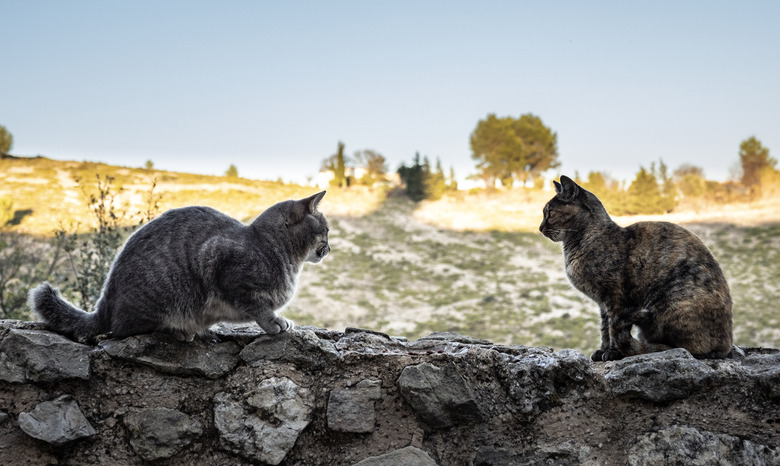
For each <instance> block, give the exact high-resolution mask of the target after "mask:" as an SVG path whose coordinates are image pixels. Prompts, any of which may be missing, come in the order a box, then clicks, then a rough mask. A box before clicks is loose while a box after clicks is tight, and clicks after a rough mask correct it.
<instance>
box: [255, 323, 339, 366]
mask: <svg viewBox="0 0 780 466" xmlns="http://www.w3.org/2000/svg"><path fill="white" fill-rule="evenodd" d="M338 357H339V354H338V352H337V351H336V349H335V348H334V345H333V343H331V342H330V341H327V340H321V339H319V338H317V335H316V334H315V333H314V332H313V331H311V330H309V329H306V328H293V329H292V330H289V331H287V332H284V333H280V334H278V335H265V334H263V335H260V336H258V337H257V339H256V340H255V341H253V342H252V343H250V344H248V345H247V346H246V347H245V348H244V349H243V350H242V351H241V360H242V361H244V362H245V363H247V364H249V365H251V366H253V367H258V366H261V365H263V364H265V363H267V362H268V361H278V362H289V363H292V364H295V365H297V366H300V367H303V368H320V367H324V366H325V365H326V364H328V363H332V362H333V361H335V360H336V359H338Z"/></svg>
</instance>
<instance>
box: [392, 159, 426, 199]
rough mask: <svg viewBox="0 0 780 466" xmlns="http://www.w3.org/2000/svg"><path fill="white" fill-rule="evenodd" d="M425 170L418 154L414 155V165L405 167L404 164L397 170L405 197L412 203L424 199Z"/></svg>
mask: <svg viewBox="0 0 780 466" xmlns="http://www.w3.org/2000/svg"><path fill="white" fill-rule="evenodd" d="M424 172H425V168H424V166H423V164H422V162H421V160H420V153H419V152H417V153H416V154H415V155H414V164H413V165H412V166H411V167H407V166H406V165H404V164H401V166H400V167H399V168H398V176H399V177H400V178H401V181H403V183H404V184H405V185H406V195H407V196H409V199H411V200H413V201H414V202H419V201H422V200H423V199H425V188H424V183H425V173H424Z"/></svg>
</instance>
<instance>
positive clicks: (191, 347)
mask: <svg viewBox="0 0 780 466" xmlns="http://www.w3.org/2000/svg"><path fill="white" fill-rule="evenodd" d="M99 347H100V348H101V349H102V350H103V351H105V352H106V354H108V355H109V356H111V357H113V358H119V359H124V360H126V361H133V362H136V363H139V364H145V365H147V366H150V367H153V368H155V369H157V370H159V371H162V372H167V373H169V374H182V375H202V376H205V377H208V378H212V379H214V378H218V377H221V376H223V375H225V374H227V373H228V372H230V371H231V370H233V368H234V367H236V364H238V353H239V352H240V351H241V348H240V347H239V346H238V345H237V344H236V343H235V342H233V341H228V342H224V343H218V344H208V343H203V342H201V341H199V340H197V339H196V340H194V341H191V342H184V341H179V340H177V339H176V338H174V337H173V336H172V335H168V334H149V335H136V336H133V337H128V338H125V339H124V340H104V341H102V342H100V344H99Z"/></svg>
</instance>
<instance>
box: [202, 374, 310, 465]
mask: <svg viewBox="0 0 780 466" xmlns="http://www.w3.org/2000/svg"><path fill="white" fill-rule="evenodd" d="M246 395H248V396H246V397H238V398H237V397H235V396H234V395H231V394H229V393H226V392H220V393H218V394H217V395H216V397H215V398H214V401H215V407H214V424H215V425H216V427H217V429H218V430H219V434H220V438H221V440H222V445H223V447H224V448H226V449H227V450H229V451H232V452H234V453H237V454H239V455H242V456H244V457H246V458H249V459H253V460H257V461H262V462H265V463H269V464H279V463H281V462H282V460H283V459H284V457H285V456H286V455H287V452H289V451H290V449H291V448H292V447H293V445H295V441H296V440H297V439H298V435H300V433H301V431H303V429H305V428H306V426H307V425H309V422H310V421H311V411H312V407H313V403H312V400H311V395H310V392H309V390H308V389H306V388H302V387H299V386H298V385H296V384H295V383H294V382H293V381H292V380H290V379H288V378H281V379H277V378H275V377H272V378H270V379H267V380H263V381H262V382H261V383H260V384H259V385H258V387H257V388H255V389H252V390H251V391H250V392H248V393H247V394H246Z"/></svg>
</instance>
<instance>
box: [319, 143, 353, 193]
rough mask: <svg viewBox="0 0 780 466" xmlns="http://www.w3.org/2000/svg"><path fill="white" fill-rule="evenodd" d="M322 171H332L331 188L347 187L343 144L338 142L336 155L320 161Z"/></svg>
mask: <svg viewBox="0 0 780 466" xmlns="http://www.w3.org/2000/svg"><path fill="white" fill-rule="evenodd" d="M322 170H323V171H332V172H333V174H334V177H333V179H332V180H331V181H330V184H331V185H332V186H338V187H347V186H348V184H347V160H346V158H345V157H344V143H343V142H341V141H339V143H338V146H337V149H336V153H335V154H333V155H331V156H330V157H328V158H327V159H325V160H323V161H322Z"/></svg>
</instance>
